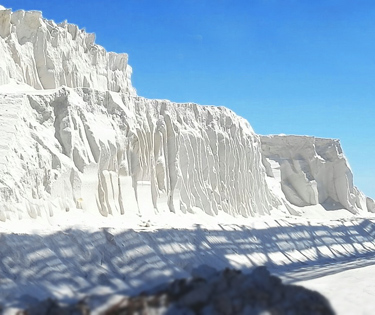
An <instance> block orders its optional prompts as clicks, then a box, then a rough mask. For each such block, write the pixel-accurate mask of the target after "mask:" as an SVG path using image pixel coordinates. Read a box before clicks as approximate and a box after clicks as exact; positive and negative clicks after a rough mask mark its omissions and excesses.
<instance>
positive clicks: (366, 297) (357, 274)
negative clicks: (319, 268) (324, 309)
mask: <svg viewBox="0 0 375 315" xmlns="http://www.w3.org/2000/svg"><path fill="white" fill-rule="evenodd" d="M358 263H359V262H358ZM367 263H369V262H368V261H367ZM372 263H373V264H375V261H374V260H372ZM333 269H334V268H333ZM294 284H298V285H302V286H304V287H306V288H308V289H312V290H315V291H318V292H320V293H321V294H323V295H324V296H325V297H327V298H328V300H329V301H330V303H331V305H332V307H333V308H334V309H335V311H336V312H337V314H366V315H370V314H375V266H374V265H371V266H366V267H361V268H355V269H350V270H345V271H341V272H338V273H333V274H328V275H326V276H324V277H320V278H316V279H310V280H304V281H297V282H295V283H294Z"/></svg>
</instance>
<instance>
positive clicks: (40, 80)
mask: <svg viewBox="0 0 375 315" xmlns="http://www.w3.org/2000/svg"><path fill="white" fill-rule="evenodd" d="M0 56H1V58H0V85H3V84H8V83H12V82H16V83H26V84H27V85H29V86H31V87H33V88H35V89H38V90H40V89H54V88H57V87H60V86H63V85H65V86H68V87H91V88H94V89H98V90H109V91H115V92H128V93H130V94H132V95H135V94H136V92H135V90H134V88H133V87H132V85H131V82H130V76H131V72H132V69H131V67H130V66H129V65H128V56H127V54H116V53H112V52H110V53H108V52H106V51H105V49H104V48H103V47H101V46H99V45H97V44H95V34H87V33H86V32H85V31H84V30H81V29H79V28H78V27H77V26H76V25H73V24H68V23H67V22H63V23H60V24H56V23H55V22H54V21H49V20H46V19H44V18H42V14H41V12H39V11H27V12H25V11H23V10H19V11H16V12H12V11H11V10H10V9H5V8H4V7H2V8H0Z"/></svg>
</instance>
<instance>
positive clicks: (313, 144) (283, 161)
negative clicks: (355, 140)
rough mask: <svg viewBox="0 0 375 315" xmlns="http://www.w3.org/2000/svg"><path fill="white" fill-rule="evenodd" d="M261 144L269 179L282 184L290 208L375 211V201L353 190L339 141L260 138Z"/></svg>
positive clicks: (274, 137)
mask: <svg viewBox="0 0 375 315" xmlns="http://www.w3.org/2000/svg"><path fill="white" fill-rule="evenodd" d="M261 142H262V155H263V164H264V166H265V167H266V170H267V175H268V176H269V177H272V178H275V179H276V180H277V181H278V182H279V183H280V188H281V190H282V192H283V194H284V195H285V198H286V199H287V200H288V201H289V202H290V203H291V204H293V205H296V206H300V207H302V206H309V205H317V204H323V206H324V207H326V208H327V209H330V210H333V209H339V208H345V209H347V210H349V211H350V212H352V213H353V214H356V213H359V212H360V211H361V210H365V211H370V212H374V211H375V207H374V203H373V200H372V199H370V198H366V196H364V194H363V193H362V192H360V191H359V190H358V189H357V188H356V187H355V186H354V184H353V174H352V171H351V169H350V166H349V164H348V161H347V160H346V158H345V156H344V154H343V151H342V148H341V145H340V142H339V140H334V139H322V138H315V137H308V136H285V135H279V136H276V135H274V136H261Z"/></svg>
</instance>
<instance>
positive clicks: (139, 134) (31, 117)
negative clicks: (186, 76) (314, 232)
mask: <svg viewBox="0 0 375 315" xmlns="http://www.w3.org/2000/svg"><path fill="white" fill-rule="evenodd" d="M1 103H2V104H1V105H2V106H1V110H2V114H3V115H2V116H0V117H2V119H4V121H6V122H7V124H6V125H1V126H2V127H0V128H1V129H0V134H1V135H3V136H4V139H2V144H3V145H2V147H1V150H2V152H1V156H2V157H4V160H3V161H2V162H3V163H2V169H1V174H2V176H1V181H2V188H1V200H2V207H1V215H0V218H1V219H2V220H6V219H8V218H11V217H20V216H21V217H22V216H24V214H25V211H26V212H27V213H28V214H29V215H30V216H32V217H37V216H39V215H43V214H46V215H53V213H54V211H56V210H58V209H63V210H64V211H65V210H66V211H68V210H70V209H73V208H82V209H83V210H85V211H89V212H93V213H100V214H102V215H103V216H107V215H115V214H125V213H129V212H134V213H137V212H139V213H141V214H145V213H147V212H150V211H151V212H154V211H172V212H176V211H182V212H195V211H197V210H199V209H201V210H203V211H204V212H206V213H208V214H210V215H215V214H217V213H218V212H219V211H224V212H226V213H229V214H232V215H235V214H239V215H243V216H253V215H262V214H265V213H269V210H270V209H271V203H272V195H271V193H270V192H269V190H268V187H267V185H266V181H265V176H264V168H263V167H262V166H261V153H260V141H259V137H258V136H257V135H256V134H254V132H253V130H252V129H251V127H250V125H249V124H248V122H247V121H245V120H244V119H242V118H240V117H238V116H236V115H235V114H234V113H233V112H231V111H230V110H228V109H226V108H221V107H212V106H210V107H209V106H199V105H196V104H176V103H171V102H169V101H162V100H148V99H144V98H141V97H133V96H131V95H129V94H120V93H115V92H109V91H107V92H100V91H96V90H92V89H89V88H77V89H74V90H73V89H70V88H61V89H59V90H53V91H51V92H47V93H46V92H43V93H41V94H40V93H38V92H35V93H28V94H27V95H18V94H17V95H1ZM5 136H6V137H5ZM15 205H16V206H15Z"/></svg>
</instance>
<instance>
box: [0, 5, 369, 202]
mask: <svg viewBox="0 0 375 315" xmlns="http://www.w3.org/2000/svg"><path fill="white" fill-rule="evenodd" d="M0 4H2V5H3V6H5V7H11V8H13V9H14V10H17V9H27V10H31V9H35V10H41V11H43V15H44V17H46V18H48V19H53V20H55V21H56V22H61V21H63V20H65V19H67V20H68V22H71V23H74V24H78V25H79V26H80V27H85V28H86V30H87V31H88V32H94V33H96V35H97V39H96V42H97V43H98V44H100V45H102V46H104V47H105V48H106V49H107V50H110V51H115V52H126V53H128V54H129V63H130V64H131V66H132V67H133V85H134V86H135V88H136V89H137V91H138V94H139V95H141V96H145V97H149V98H163V99H170V100H172V101H176V102H187V101H189V102H197V103H200V104H206V105H211V104H213V105H224V106H227V107H229V108H231V109H232V110H234V111H235V112H236V113H237V114H239V115H241V116H243V117H245V118H246V119H248V120H249V122H250V123H251V125H252V126H253V128H254V129H255V131H256V132H257V133H260V134H272V133H275V134H279V133H285V134H299V135H314V136H317V137H328V138H338V139H340V140H341V143H342V146H343V149H344V152H345V154H346V156H347V157H348V159H349V162H350V165H351V167H352V170H353V172H354V182H355V184H356V185H357V186H358V187H359V188H360V189H361V190H362V191H364V192H365V193H366V194H367V195H369V196H370V197H375V185H374V184H373V180H374V178H375V123H374V119H375V1H372V0H368V1H367V0H361V1H354V0H351V1H349V0H335V1H334V0H313V1H312V0H237V1H236V0H211V1H205V0H175V1H172V0H109V1H98V0H90V1H88V0H87V1H84V0H81V1H77V0H64V1H51V0H38V1H31V0H30V1H27V0H24V1H18V0H0Z"/></svg>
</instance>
